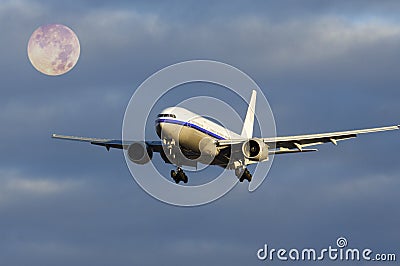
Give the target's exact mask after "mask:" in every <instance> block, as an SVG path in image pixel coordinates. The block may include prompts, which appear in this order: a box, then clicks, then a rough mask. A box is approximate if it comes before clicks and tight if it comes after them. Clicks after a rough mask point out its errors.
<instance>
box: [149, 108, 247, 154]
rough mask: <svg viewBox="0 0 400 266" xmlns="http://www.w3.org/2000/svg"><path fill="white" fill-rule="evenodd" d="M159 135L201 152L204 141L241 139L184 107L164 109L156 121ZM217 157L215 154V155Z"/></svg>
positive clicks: (163, 138) (161, 137)
mask: <svg viewBox="0 0 400 266" xmlns="http://www.w3.org/2000/svg"><path fill="white" fill-rule="evenodd" d="M156 132H157V135H158V136H159V137H160V139H161V140H163V141H172V142H173V143H174V144H176V145H177V144H179V146H181V147H184V148H187V149H190V150H192V151H195V152H200V148H199V147H200V143H201V141H202V140H204V139H209V140H224V139H240V138H241V137H240V135H238V134H236V133H234V132H232V131H230V130H228V129H226V128H224V127H222V126H220V125H218V124H216V123H214V122H212V121H210V120H209V119H206V118H204V117H202V116H200V115H198V114H196V113H193V112H191V111H189V110H187V109H185V108H182V107H170V108H167V109H164V110H163V111H162V112H161V113H160V114H159V115H158V118H157V120H156ZM214 155H215V154H214Z"/></svg>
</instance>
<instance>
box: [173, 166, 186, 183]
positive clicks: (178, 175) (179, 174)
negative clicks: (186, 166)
mask: <svg viewBox="0 0 400 266" xmlns="http://www.w3.org/2000/svg"><path fill="white" fill-rule="evenodd" d="M171 177H172V179H174V181H175V183H177V184H179V182H181V181H183V183H185V184H186V183H187V182H188V177H187V175H186V174H185V172H183V170H182V168H180V167H178V168H177V169H176V171H174V170H171Z"/></svg>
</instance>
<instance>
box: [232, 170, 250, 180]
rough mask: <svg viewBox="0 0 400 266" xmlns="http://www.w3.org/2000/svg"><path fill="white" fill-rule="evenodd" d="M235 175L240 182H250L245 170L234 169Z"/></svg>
mask: <svg viewBox="0 0 400 266" xmlns="http://www.w3.org/2000/svg"><path fill="white" fill-rule="evenodd" d="M235 174H236V176H237V177H238V178H239V181H240V182H243V181H244V180H247V181H249V182H251V178H252V176H251V174H250V172H249V170H248V169H247V168H244V169H241V168H236V170H235Z"/></svg>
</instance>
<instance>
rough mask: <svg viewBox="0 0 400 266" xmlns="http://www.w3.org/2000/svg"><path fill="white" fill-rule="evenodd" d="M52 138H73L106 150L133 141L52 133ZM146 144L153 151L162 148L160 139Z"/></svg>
mask: <svg viewBox="0 0 400 266" xmlns="http://www.w3.org/2000/svg"><path fill="white" fill-rule="evenodd" d="M51 137H52V138H55V139H66V140H74V141H82V142H90V143H91V144H93V145H98V146H104V147H106V149H107V150H110V148H115V149H127V148H128V147H129V145H130V144H132V143H133V141H122V140H117V139H100V138H87V137H77V136H65V135H58V134H53V135H51ZM146 144H147V145H148V146H149V147H151V149H152V150H153V151H155V152H160V150H162V143H161V141H146Z"/></svg>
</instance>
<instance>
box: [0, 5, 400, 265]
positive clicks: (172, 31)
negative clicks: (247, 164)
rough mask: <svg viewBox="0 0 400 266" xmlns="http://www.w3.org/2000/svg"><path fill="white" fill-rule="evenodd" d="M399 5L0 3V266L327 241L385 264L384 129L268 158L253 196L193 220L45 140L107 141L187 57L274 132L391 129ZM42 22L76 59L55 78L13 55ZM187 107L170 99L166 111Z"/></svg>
mask: <svg viewBox="0 0 400 266" xmlns="http://www.w3.org/2000/svg"><path fill="white" fill-rule="evenodd" d="M399 8H400V5H399V4H398V3H397V2H396V1H385V2H384V3H382V1H335V2H331V1H307V2H303V3H299V2H298V1H283V2H279V4H278V2H275V1H273V2H268V1H262V2H261V1H260V2H254V3H252V4H249V3H248V2H244V1H243V2H242V1H229V2H228V1H226V2H224V1H222V2H218V3H215V2H207V1H205V2H204V1H202V2H198V1H186V2H184V3H181V2H175V1H172V2H171V1H168V2H163V1H161V2H152V3H146V2H141V1H113V2H110V1H95V2H93V1H82V2H80V4H76V3H73V2H68V1H64V2H54V1H6V2H3V3H2V4H0V22H1V23H0V24H1V25H3V29H4V30H3V32H2V38H1V39H0V44H1V47H2V48H3V49H1V50H0V57H1V58H2V60H1V61H0V75H1V77H2V88H1V97H0V123H1V125H2V126H1V128H2V129H1V132H2V133H1V137H2V153H1V155H0V216H1V217H2V218H1V219H0V228H2V229H1V230H0V239H1V240H0V250H1V251H0V255H1V258H2V263H4V264H7V265H22V264H29V265H55V264H56V265H71V264H74V265H88V264H96V265H110V264H114V265H133V264H134V265H136V264H138V265H159V264H162V265H176V264H191V265H204V264H213V265H214V264H215V265H220V264H222V263H224V264H231V265H243V264H256V263H257V260H256V256H255V252H256V251H257V249H258V248H260V247H261V246H262V245H263V244H264V243H269V244H271V245H274V246H276V247H285V248H290V247H298V248H299V247H315V248H318V247H326V246H328V245H330V244H332V243H334V241H336V238H337V237H339V236H340V235H345V236H347V237H348V240H349V241H350V243H351V244H352V245H353V244H354V246H358V247H369V248H371V249H374V250H382V251H393V250H394V248H395V247H396V245H397V244H398V243H399V240H400V239H399V235H398V224H399V222H400V220H399V219H400V216H399V215H398V212H396V210H397V208H396V202H398V201H399V195H398V193H397V190H398V187H399V185H400V184H399V181H398V180H399V179H398V173H399V170H400V169H399V166H398V163H397V157H398V156H396V155H397V152H398V149H399V148H400V147H399V142H398V137H399V136H398V132H390V133H381V134H376V135H366V136H360V137H359V138H358V139H356V140H349V141H347V142H343V143H340V144H339V145H338V147H334V146H333V145H326V146H323V147H321V148H320V152H318V153H313V154H305V155H298V156H296V155H293V156H279V157H278V156H277V157H276V158H275V162H274V164H273V166H272V169H271V171H270V173H269V175H268V177H267V179H266V181H265V183H263V185H262V186H261V187H260V188H259V189H258V190H257V191H256V192H254V193H248V192H247V191H246V187H245V186H237V187H236V188H235V189H233V190H232V191H231V192H230V193H228V194H227V195H226V196H224V197H223V198H221V199H220V200H218V201H216V202H214V203H212V204H208V205H206V206H202V207H197V208H178V207H173V206H169V205H166V204H164V203H161V202H159V201H157V200H155V199H153V198H151V197H150V196H148V195H147V194H146V193H145V192H144V191H142V190H141V189H140V187H139V186H138V185H137V184H136V183H135V182H134V181H133V180H132V178H131V177H130V175H129V171H128V169H127V167H126V166H125V163H124V158H123V155H122V153H121V152H120V151H115V150H112V151H110V152H109V153H107V152H106V150H105V149H104V148H99V147H94V146H90V145H85V144H84V143H70V142H63V141H56V140H53V139H50V134H51V133H53V132H56V133H65V134H76V135H87V136H94V137H115V138H119V137H120V135H121V124H122V119H123V115H124V111H125V107H126V105H127V103H128V101H129V98H130V97H131V95H132V92H133V91H134V89H135V88H136V87H137V86H139V85H140V83H141V82H143V81H144V80H145V79H146V78H147V77H148V76H149V75H151V74H153V73H154V72H155V71H157V70H159V69H161V68H163V67H165V66H168V65H170V64H173V63H177V62H180V61H184V60H190V59H213V60H220V61H223V62H226V63H229V64H232V65H234V66H236V67H238V68H240V69H241V70H243V71H245V72H246V73H247V74H249V75H250V76H251V77H252V78H254V79H255V80H256V81H257V82H258V84H259V85H260V87H261V88H262V89H263V91H264V92H265V94H266V95H267V97H268V99H269V101H270V104H271V106H272V109H273V111H274V114H275V119H276V123H277V131H278V133H279V134H280V135H289V134H302V133H313V132H322V131H332V130H345V129H351V128H362V127H372V126H381V125H382V126H383V125H390V124H393V123H399V119H398V118H399V117H400V113H399V109H398V104H397V102H398V99H399V96H400V95H399V90H398V87H399V84H400V80H399V76H398V73H397V72H398V71H397V70H398V69H399V67H400V66H399V60H398V58H399V49H398V47H399V46H398V45H399V40H400V24H399V21H398V18H397V14H398V11H399ZM53 22H57V23H64V24H66V25H68V26H70V27H71V28H72V29H73V30H74V31H75V32H76V33H77V34H78V37H79V39H80V42H81V49H82V50H81V58H80V60H79V62H78V64H77V66H76V67H75V68H74V69H73V70H72V71H71V72H69V73H67V74H66V75H64V76H60V77H55V78H54V77H47V76H44V75H42V74H40V73H38V72H37V71H36V70H35V69H34V68H33V67H32V66H31V65H30V63H29V60H28V58H27V55H26V45H27V42H28V39H29V36H30V34H31V33H32V32H33V31H34V30H35V29H36V28H37V27H38V26H40V25H42V24H47V23H53ZM209 93H212V92H209ZM217 95H221V96H222V97H224V96H225V95H227V94H224V93H222V92H221V93H220V92H218V93H217ZM190 96H191V94H190V92H186V93H184V92H183V93H179V95H177V94H174V93H171V94H170V95H169V97H170V98H168V97H166V99H165V103H164V104H165V105H166V106H168V105H171V104H175V103H176V101H177V100H178V99H184V98H185V97H190ZM241 104H242V105H243V103H241ZM238 105H240V104H238ZM161 107H162V104H160V106H159V108H161ZM239 108H241V109H245V106H239ZM156 163H157V164H160V169H163V170H165V171H166V172H168V171H169V170H170V169H171V167H170V166H165V165H161V163H160V160H159V159H156ZM210 171H211V173H212V171H213V170H210ZM21 254H24V256H21Z"/></svg>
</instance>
